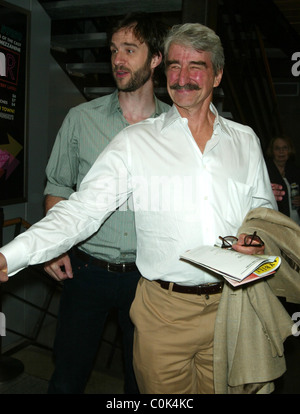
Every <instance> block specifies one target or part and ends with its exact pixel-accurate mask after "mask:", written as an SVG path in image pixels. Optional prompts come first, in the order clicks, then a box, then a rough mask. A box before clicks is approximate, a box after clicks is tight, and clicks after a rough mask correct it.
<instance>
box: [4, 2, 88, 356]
mask: <svg viewBox="0 0 300 414" xmlns="http://www.w3.org/2000/svg"><path fill="white" fill-rule="evenodd" d="M7 3H10V4H13V5H16V6H18V7H22V8H24V9H26V10H29V11H30V12H31V23H30V48H29V49H30V59H29V60H30V63H29V87H28V113H27V115H28V142H27V144H28V200H27V202H26V203H20V204H15V205H9V206H5V207H4V219H5V220H9V219H13V218H17V217H21V218H22V219H24V220H26V221H28V222H29V223H30V224H34V223H35V222H36V221H38V220H39V219H40V218H42V217H43V215H44V209H43V190H44V186H45V167H46V164H47V160H48V157H49V154H50V151H51V148H52V145H53V142H54V139H55V136H56V133H57V131H58V128H59V126H60V124H61V122H62V120H63V118H64V117H65V115H66V113H67V111H68V110H69V108H70V107H71V106H74V105H77V104H78V103H81V102H82V101H83V100H84V99H83V97H82V95H81V94H80V93H79V92H78V91H77V90H76V88H75V87H74V85H73V84H72V82H71V81H70V80H69V78H68V77H67V76H66V75H65V73H64V72H63V71H62V69H61V68H60V67H59V66H58V65H57V64H56V62H55V61H54V59H53V58H52V56H51V54H50V38H51V21H50V18H49V16H48V15H47V14H46V13H45V11H44V9H43V8H42V7H41V6H40V4H39V3H38V2H37V1H36V0H9V1H7ZM58 91H59V93H58ZM13 237H14V227H12V226H10V227H6V228H4V231H3V241H4V243H7V242H9V241H10V240H11V239H12V238H13ZM4 292H10V293H12V294H13V295H14V296H12V295H11V294H4ZM49 293H51V289H49V284H48V282H47V278H45V276H44V275H41V276H40V275H39V274H31V273H28V272H27V271H21V272H20V273H19V274H17V275H16V276H14V277H12V278H11V279H10V280H9V282H8V283H6V284H5V286H3V293H2V312H3V313H4V314H5V317H6V327H7V332H6V336H5V337H2V352H5V351H7V350H9V349H10V348H11V347H13V346H15V345H17V344H18V343H19V342H20V341H22V340H24V337H27V336H28V337H32V336H33V335H35V334H36V331H37V328H38V325H39V323H40V320H41V316H42V313H41V311H40V310H39V309H37V308H36V306H39V307H42V306H44V304H45V302H46V301H47V300H48V297H49ZM15 295H17V297H18V298H22V299H24V300H26V301H28V302H29V304H28V303H24V302H23V301H21V300H19V299H18V298H16V297H15ZM30 304H33V305H34V306H32V305H30ZM51 309H52V311H53V312H54V313H56V312H57V301H56V302H54V303H53V305H52V308H51ZM51 321H52V322H53V318H51V317H48V318H46V319H45V324H47V323H50V322H51ZM9 329H11V330H13V331H15V332H17V334H16V333H12V332H10V331H9ZM19 333H21V334H23V337H22V336H20V335H19ZM52 340H53V336H50V337H49V338H46V341H47V342H49V343H47V345H50V346H51V344H52Z"/></svg>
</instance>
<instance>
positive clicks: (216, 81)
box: [214, 69, 223, 88]
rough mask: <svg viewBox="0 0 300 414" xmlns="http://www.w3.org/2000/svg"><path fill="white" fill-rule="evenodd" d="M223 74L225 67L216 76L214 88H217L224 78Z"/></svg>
mask: <svg viewBox="0 0 300 414" xmlns="http://www.w3.org/2000/svg"><path fill="white" fill-rule="evenodd" d="M222 76H223V69H221V70H220V71H219V72H218V74H217V75H216V76H215V80H214V88H217V87H218V86H219V85H220V83H221V80H222Z"/></svg>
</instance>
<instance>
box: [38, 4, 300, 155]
mask: <svg viewBox="0 0 300 414" xmlns="http://www.w3.org/2000/svg"><path fill="white" fill-rule="evenodd" d="M39 2H40V4H41V5H42V6H43V7H44V9H45V11H46V12H47V13H48V15H49V16H50V18H51V26H52V34H51V53H52V55H53V56H54V58H55V59H56V61H57V62H58V63H59V64H60V66H61V67H62V68H63V70H64V71H65V72H66V73H67V74H68V76H69V77H70V79H71V80H72V81H73V83H74V84H75V85H76V87H77V88H78V89H79V90H80V91H81V93H82V94H83V96H84V97H85V98H86V99H87V100H90V99H93V98H96V97H98V96H102V95H105V94H107V93H110V92H111V91H112V90H113V89H114V86H115V84H114V80H113V78H112V76H111V70H110V52H109V48H108V46H107V37H106V32H107V30H108V28H109V27H111V25H112V24H113V22H114V20H115V19H116V18H118V17H120V15H124V14H126V13H128V12H131V11H144V12H147V13H152V14H154V15H155V16H157V17H159V18H160V19H161V20H163V21H164V22H165V23H166V24H168V25H170V26H172V25H173V24H178V23H184V22H201V23H204V24H206V25H208V26H210V27H211V28H213V29H214V30H216V32H217V33H218V34H219V35H220V37H221V40H222V43H223V45H224V49H225V58H226V65H225V71H224V77H223V80H222V83H221V89H220V88H219V89H218V90H217V91H216V94H215V97H214V99H215V101H216V102H217V106H218V109H219V110H220V111H221V112H222V113H225V114H227V115H228V116H229V117H232V118H233V119H234V120H236V121H238V122H241V123H245V124H248V125H250V126H251V127H252V128H253V129H254V130H255V131H256V133H257V134H258V136H259V137H260V138H261V141H262V146H263V147H265V146H266V145H267V142H268V141H269V139H270V137H272V136H273V135H274V134H277V133H281V132H282V125H281V121H280V114H279V113H278V108H277V102H276V90H275V87H274V79H275V78H280V79H286V78H288V77H290V72H291V63H290V61H291V56H292V54H293V53H294V52H295V51H299V50H298V49H299V45H300V0H247V1H241V0H143V1H137V0H61V1H51V0H39ZM163 82H164V81H162V82H161V84H160V85H159V87H158V88H157V89H156V94H157V95H158V96H159V97H160V98H161V99H163V100H166V101H168V95H167V92H166V88H165V85H164V83H163Z"/></svg>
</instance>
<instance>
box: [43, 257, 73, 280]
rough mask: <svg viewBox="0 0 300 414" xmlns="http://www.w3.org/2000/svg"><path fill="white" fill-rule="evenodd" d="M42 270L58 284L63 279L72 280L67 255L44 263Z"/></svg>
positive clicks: (70, 266)
mask: <svg viewBox="0 0 300 414" xmlns="http://www.w3.org/2000/svg"><path fill="white" fill-rule="evenodd" d="M44 269H45V271H46V272H47V273H48V275H50V276H51V277H52V278H53V279H55V280H57V281H59V282H60V281H62V280H65V279H72V278H73V272H72V265H71V261H70V258H69V256H68V255H67V254H64V255H62V256H60V257H59V258H57V259H53V260H51V261H50V262H48V263H46V264H45V266H44Z"/></svg>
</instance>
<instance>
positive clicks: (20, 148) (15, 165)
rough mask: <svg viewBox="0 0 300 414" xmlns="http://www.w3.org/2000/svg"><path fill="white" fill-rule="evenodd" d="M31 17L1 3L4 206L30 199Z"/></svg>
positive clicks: (0, 197) (0, 176)
mask: <svg viewBox="0 0 300 414" xmlns="http://www.w3.org/2000/svg"><path fill="white" fill-rule="evenodd" d="M29 17H30V15H29V12H28V11H27V10H24V9H22V8H19V7H17V6H13V5H11V4H8V3H7V2H5V1H1V0H0V206H1V205H7V204H14V203H20V202H24V201H26V198H27V173H26V154H27V151H26V141H27V139H26V138H27V109H28V105H27V78H28V33H29V27H28V26H29Z"/></svg>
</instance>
